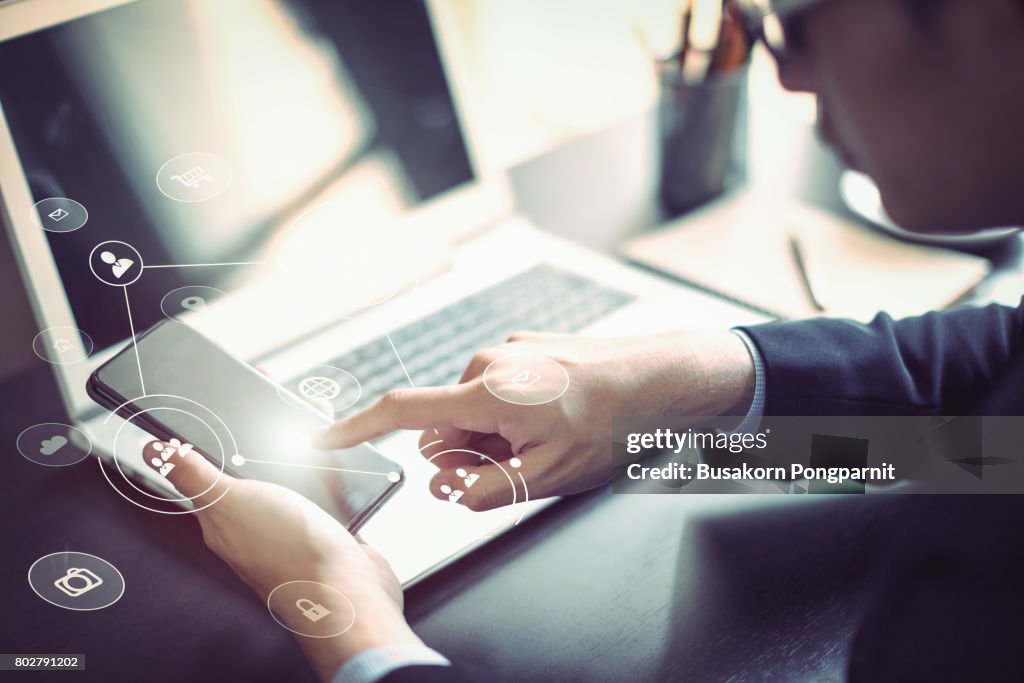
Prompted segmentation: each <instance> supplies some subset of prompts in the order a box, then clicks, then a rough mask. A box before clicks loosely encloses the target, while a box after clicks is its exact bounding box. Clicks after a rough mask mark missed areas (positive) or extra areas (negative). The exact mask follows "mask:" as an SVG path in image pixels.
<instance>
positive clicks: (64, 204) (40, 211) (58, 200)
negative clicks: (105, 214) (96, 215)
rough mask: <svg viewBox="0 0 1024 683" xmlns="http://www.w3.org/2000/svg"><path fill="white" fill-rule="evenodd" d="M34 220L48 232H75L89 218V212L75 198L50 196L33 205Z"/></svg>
mask: <svg viewBox="0 0 1024 683" xmlns="http://www.w3.org/2000/svg"><path fill="white" fill-rule="evenodd" d="M32 220H34V221H35V222H36V224H37V225H39V227H41V228H42V229H43V230H46V231H47V232H74V231H75V230H78V229H79V228H80V227H82V226H83V225H85V224H86V222H87V221H88V220H89V212H88V211H86V209H85V207H84V206H82V205H81V204H79V203H78V202H76V201H75V200H74V199H68V198H67V197H48V198H47V199H43V200H40V201H38V202H36V203H35V204H33V205H32Z"/></svg>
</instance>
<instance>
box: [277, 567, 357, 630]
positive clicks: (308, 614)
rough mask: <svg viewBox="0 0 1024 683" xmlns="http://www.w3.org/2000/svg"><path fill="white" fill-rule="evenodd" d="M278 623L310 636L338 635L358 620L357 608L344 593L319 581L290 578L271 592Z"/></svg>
mask: <svg viewBox="0 0 1024 683" xmlns="http://www.w3.org/2000/svg"><path fill="white" fill-rule="evenodd" d="M267 609H268V610H270V616H272V617H273V618H274V621H276V622H277V623H278V624H280V625H281V626H282V627H283V628H285V629H287V630H289V631H291V632H292V633H294V634H296V635H300V636H305V637H307V638H334V637H336V636H340V635H341V634H343V633H345V632H346V631H348V630H349V629H350V628H352V626H353V625H354V624H355V623H356V609H355V607H354V606H353V605H352V601H351V600H349V599H348V598H347V597H346V596H345V594H344V593H342V592H341V591H339V590H338V589H337V588H333V587H331V586H328V585H327V584H325V583H320V582H318V581H288V582H286V583H282V584H281V585H280V586H277V587H276V588H274V590H272V591H270V593H269V594H268V595H267Z"/></svg>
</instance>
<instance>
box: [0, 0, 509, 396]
mask: <svg viewBox="0 0 1024 683" xmlns="http://www.w3.org/2000/svg"><path fill="white" fill-rule="evenodd" d="M17 4H27V5H33V4H35V3H33V2H32V1H31V0H30V1H29V2H27V3H16V5H17ZM39 4H40V5H46V6H47V7H48V8H49V9H50V10H53V11H64V12H65V13H69V14H70V13H77V12H80V11H81V6H80V4H79V3H70V4H74V5H76V7H75V8H74V9H70V8H68V7H67V6H66V5H67V4H68V3H62V5H64V6H63V7H61V5H58V4H56V3H52V2H43V1H42V0H39ZM97 4H98V5H99V6H100V7H101V8H100V9H98V10H97V11H94V12H91V13H86V14H85V15H84V16H77V17H70V16H69V17H68V18H67V20H64V21H61V20H54V19H53V17H52V15H51V16H49V17H47V18H46V19H45V20H44V19H38V20H36V24H37V25H35V26H33V20H31V19H25V17H24V16H23V15H24V14H25V11H26V10H18V11H20V12H21V15H19V16H15V15H14V12H15V10H16V9H17V8H16V7H11V8H3V9H0V24H3V23H5V20H6V23H7V24H8V31H11V28H10V27H11V26H12V22H14V23H18V22H20V23H21V24H22V26H21V27H20V28H18V27H16V28H15V30H14V32H13V34H12V35H8V36H4V37H5V38H6V39H5V40H3V42H0V63H2V64H5V65H17V67H16V68H4V69H0V113H2V116H3V120H2V121H0V157H5V156H8V154H9V157H8V158H6V159H5V160H4V162H3V163H2V164H0V192H2V193H3V197H4V203H5V209H6V219H7V221H8V223H9V225H10V227H11V228H12V231H13V234H14V237H15V240H14V242H15V246H16V252H17V253H18V256H19V258H20V261H21V265H22V267H23V270H24V271H25V274H26V276H27V279H28V280H29V288H30V290H31V291H32V293H33V297H34V304H35V306H36V313H37V317H38V318H39V320H40V328H41V329H43V328H46V329H50V328H52V327H57V328H60V329H64V330H67V329H72V330H73V329H77V330H80V331H82V332H85V333H86V334H85V335H82V337H83V338H81V339H79V338H69V339H65V340H64V342H65V343H67V344H70V345H71V346H72V348H71V354H72V355H75V354H76V353H78V354H79V355H82V356H85V357H87V360H89V361H95V360H97V359H99V358H101V357H102V355H103V354H104V353H105V352H108V351H109V350H111V348H112V347H114V346H118V345H120V343H121V342H123V341H124V340H125V339H127V338H129V336H130V334H131V332H132V328H133V327H134V329H135V330H136V331H139V330H142V329H144V328H146V327H148V326H149V325H150V324H152V323H154V322H156V321H158V320H160V319H161V317H162V316H164V315H168V314H170V315H173V314H175V313H177V312H179V309H187V308H190V307H199V306H200V305H202V304H205V303H206V301H205V300H206V298H207V297H206V296H204V293H209V294H210V295H211V296H212V297H216V296H217V294H218V293H220V292H228V293H230V292H232V291H233V290H235V289H237V288H240V287H243V286H244V285H245V283H246V282H247V281H249V280H250V279H251V278H253V277H257V276H263V275H266V272H267V271H266V268H265V266H264V264H265V263H266V259H267V258H268V254H271V253H272V252H280V251H287V250H288V246H289V244H290V242H291V241H292V237H293V235H292V234H291V233H302V232H303V231H308V229H313V230H314V231H318V232H319V234H321V235H323V234H326V233H325V232H324V231H325V230H329V232H330V237H331V241H330V244H329V245H324V248H323V249H315V248H312V249H311V248H310V244H311V243H310V242H309V241H306V242H302V241H301V240H300V241H299V243H300V244H303V245H304V246H303V247H302V248H303V249H304V250H305V252H304V253H303V254H300V257H299V259H298V262H297V263H298V266H296V270H295V273H296V275H297V276H298V275H302V274H303V273H304V271H305V270H306V268H305V267H304V265H303V264H305V263H307V262H310V263H319V264H320V266H321V269H320V270H319V271H318V273H317V275H318V277H319V278H320V280H321V281H323V283H325V284H326V285H327V286H331V285H332V283H334V284H337V283H336V282H334V280H333V279H332V278H333V277H334V276H333V275H332V273H334V274H338V273H339V272H348V271H349V270H357V269H358V267H360V266H366V262H367V261H370V262H371V263H372V262H375V261H378V260H379V257H380V254H378V253H374V254H372V255H365V254H362V253H361V252H362V250H363V249H364V248H363V245H364V244H365V243H366V242H367V241H368V240H369V241H375V245H376V248H377V249H378V250H379V249H380V247H381V245H382V243H384V244H386V245H387V248H389V249H393V250H395V251H396V252H399V251H402V250H403V249H408V250H414V249H415V248H416V247H415V246H413V245H414V244H415V243H416V242H415V240H410V241H409V242H408V243H406V241H405V240H403V239H400V238H399V239H392V238H391V237H389V238H388V239H386V240H381V239H377V240H374V238H373V236H374V235H375V234H376V233H378V232H379V231H381V230H384V229H385V226H389V225H399V224H403V223H402V221H403V220H404V219H405V218H406V217H408V216H409V215H412V214H415V213H417V212H418V211H422V210H424V207H431V206H435V205H442V204H443V205H447V206H448V210H447V211H446V213H445V215H446V216H450V217H454V216H458V217H459V218H458V220H465V221H477V220H479V219H480V217H479V216H478V215H477V214H479V212H473V211H470V212H468V213H467V212H461V213H459V212H457V211H452V210H451V209H452V206H451V205H452V203H453V200H456V199H460V200H462V201H463V205H464V206H465V205H467V204H466V201H467V196H468V195H470V194H472V192H473V191H474V190H477V189H478V188H479V187H480V182H479V181H480V178H479V174H478V173H476V172H475V169H474V164H473V161H472V157H471V154H470V151H469V144H468V143H467V137H466V135H465V131H464V129H463V122H462V121H461V120H460V108H459V107H458V106H457V104H456V98H455V96H454V94H453V91H452V90H453V89H452V88H451V86H450V81H449V78H448V77H447V73H446V63H445V60H444V58H443V55H442V53H441V50H440V48H439V41H437V40H436V39H435V30H436V28H437V27H436V25H434V24H432V17H431V12H429V11H428V7H427V6H426V4H425V3H423V2H415V1H409V0H374V1H373V2H366V1H365V0H344V1H335V2H319V1H318V0H262V1H258V2H253V1H252V0H218V1H217V2H205V1H201V0H138V1H136V2H129V3H116V4H114V6H111V7H106V6H107V5H111V3H110V2H109V0H108V1H107V2H99V3H97ZM58 8H59V9H58ZM4 13H6V14H4ZM15 20H17V21H15ZM435 23H436V18H435ZM48 24H52V25H48ZM2 33H3V31H2V30H0V34H2ZM497 194H499V195H500V194H502V193H500V192H499V193H497ZM477 201H479V193H477ZM83 221H84V225H82V226H81V227H78V226H79V225H80V224H81V223H82V222H83ZM449 222H450V221H449ZM310 224H316V225H313V226H312V228H311V225H310ZM325 224H326V227H325ZM41 235H42V236H44V238H43V239H40V236H41ZM421 237H422V236H421ZM446 237H447V235H443V234H442V235H438V239H441V240H443V239H445V238H446ZM312 244H313V245H314V246H315V245H316V244H317V242H312ZM118 245H128V246H130V247H131V250H130V251H129V250H125V249H124V248H122V247H120V246H118ZM324 251H328V252H330V253H326V254H325V253H318V252H324ZM398 261H401V259H398ZM206 264H237V265H216V266H210V265H206ZM193 265H194V267H192V266H193ZM323 266H326V268H324V267H323ZM135 269H137V271H138V275H137V276H136V274H135ZM133 277H138V279H137V280H135V281H133V282H132V283H131V285H130V287H128V288H126V287H123V286H119V285H122V284H125V283H126V281H127V280H128V279H129V278H133ZM347 284H348V285H349V286H351V285H352V283H351V282H349V283H347ZM311 286H316V283H315V282H313V283H312V284H311ZM182 288H187V289H182ZM204 288H206V289H204ZM176 291H177V292H180V296H178V297H177V299H176V300H174V301H172V302H170V303H169V302H168V301H167V300H166V297H167V295H168V293H170V292H176ZM190 304H191V306H190ZM169 309H170V310H169ZM129 311H130V314H131V315H128V313H129ZM182 312H186V313H187V311H182ZM268 318H269V319H268V321H267V323H268V324H267V328H273V311H268ZM277 332H278V333H280V332H281V331H280V330H278V331H277ZM63 336H64V337H67V336H68V335H66V334H65V335H63ZM37 342H38V344H37V346H42V347H44V348H36V351H37V353H40V355H43V356H44V357H45V356H47V355H49V356H51V358H47V360H51V362H52V361H53V360H54V359H53V358H52V356H53V355H54V349H52V348H49V347H52V346H53V345H54V344H58V343H60V340H59V339H56V338H55V339H50V338H49V337H45V336H44V337H43V338H41V339H40V340H37ZM94 365H95V362H85V363H78V364H74V367H68V366H65V365H57V370H58V375H59V376H61V377H62V378H63V379H64V380H65V384H67V385H70V386H66V387H65V399H66V400H67V402H68V403H69V407H70V408H72V409H73V410H74V409H75V408H81V407H82V405H83V402H85V401H87V399H85V397H84V392H83V391H81V387H83V386H84V377H85V374H84V373H85V372H87V371H88V369H89V368H90V367H93V366H94Z"/></svg>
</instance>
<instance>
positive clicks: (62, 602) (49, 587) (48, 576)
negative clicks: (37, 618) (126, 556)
mask: <svg viewBox="0 0 1024 683" xmlns="http://www.w3.org/2000/svg"><path fill="white" fill-rule="evenodd" d="M28 584H29V586H31V588H32V590H33V592H35V594H36V595H38V596H39V597H40V598H42V599H43V600H45V601H46V602H48V603H50V604H51V605H56V606H57V607H62V608H64V609H69V610H74V611H76V612H88V611H93V610H98V609H103V608H105V607H110V606H111V605H113V604H114V603H115V602H117V601H118V600H120V599H121V596H122V595H124V588H125V585H124V576H123V575H122V574H121V572H120V571H118V569H117V567H115V566H114V565H112V564H111V563H110V562H108V561H107V560H104V559H103V558H102V557H97V556H96V555H90V554H89V553H80V552H71V551H66V552H58V553H50V554H49V555H44V556H42V557H40V558H39V559H38V560H36V561H35V562H33V563H32V566H30V567H29V569H28Z"/></svg>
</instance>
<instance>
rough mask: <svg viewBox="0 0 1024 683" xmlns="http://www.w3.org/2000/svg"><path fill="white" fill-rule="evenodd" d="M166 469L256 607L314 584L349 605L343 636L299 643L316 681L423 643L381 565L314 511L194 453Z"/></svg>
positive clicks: (300, 501) (297, 623) (269, 486)
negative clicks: (283, 590) (363, 657)
mask: <svg viewBox="0 0 1024 683" xmlns="http://www.w3.org/2000/svg"><path fill="white" fill-rule="evenodd" d="M155 443H159V442H155ZM152 452H153V449H152V445H149V446H147V448H146V450H145V455H144V457H145V459H146V461H147V464H148V463H149V462H150V461H151V459H152V458H151V454H152ZM158 460H159V458H158ZM170 462H171V463H172V464H173V465H174V468H173V469H171V470H170V471H169V472H168V473H167V479H168V481H170V482H171V484H173V485H174V487H175V488H176V489H177V490H178V491H179V492H180V493H181V494H182V495H183V496H188V497H192V496H195V498H194V499H193V503H194V504H195V506H196V508H197V509H198V508H202V509H199V510H198V511H197V512H196V513H195V516H196V519H198V520H199V524H200V526H201V527H202V530H203V539H204V540H205V541H206V545H208V546H209V547H210V549H211V550H213V552H215V553H216V554H217V555H219V556H220V557H221V558H222V559H223V560H224V561H225V562H227V563H228V564H229V565H230V566H231V568H232V569H234V570H235V572H236V573H237V574H238V575H239V576H240V577H241V578H242V580H243V581H245V582H246V583H247V584H249V586H250V587H252V589H253V590H255V591H256V593H257V594H258V595H259V596H260V599H261V600H263V601H264V602H265V601H266V600H267V596H268V595H269V594H270V592H271V591H272V590H274V588H276V587H277V586H280V585H281V584H283V583H286V582H289V581H315V582H317V583H321V584H325V585H327V586H330V587H332V588H334V589H336V590H338V591H339V592H341V593H342V594H344V595H345V597H347V598H348V599H349V600H350V601H351V603H352V606H353V607H354V609H355V622H354V623H353V625H352V627H351V628H350V629H349V630H348V631H346V632H345V633H344V634H342V635H339V636H336V637H333V638H311V637H304V636H298V640H299V644H300V645H301V646H302V648H303V650H304V651H305V652H306V656H307V657H308V658H309V660H310V663H311V664H312V665H313V668H314V669H315V670H316V671H317V673H318V674H319V675H320V677H321V678H322V679H324V680H328V679H330V678H331V676H333V675H334V673H335V672H336V671H337V669H338V667H339V666H341V664H342V663H343V662H345V661H346V660H348V659H349V658H351V657H353V656H354V655H356V654H358V653H360V652H362V651H364V650H368V649H370V648H372V647H376V646H379V645H392V644H400V643H416V644H419V643H420V642H421V641H420V640H419V639H418V638H417V637H416V635H415V634H414V633H413V632H412V630H411V629H410V628H409V626H408V624H406V622H405V618H404V617H403V615H402V589H401V586H399V584H398V580H397V579H396V578H395V575H394V573H393V572H392V571H391V568H390V567H389V566H388V564H387V562H386V561H385V560H384V558H383V557H381V556H380V555H379V554H378V553H377V552H376V551H375V550H374V549H373V548H371V547H369V546H367V545H364V544H362V543H360V542H359V541H358V540H357V539H356V538H355V537H353V536H352V535H351V534H350V533H348V531H346V530H345V528H344V527H342V526H341V525H340V524H339V523H338V522H337V521H336V520H335V519H334V518H333V517H331V516H330V515H328V514H327V513H326V512H324V511H323V510H322V509H320V508H319V507H318V506H316V505H315V504H314V503H312V502H310V501H309V500H307V499H306V498H303V497H302V496H300V495H299V494H297V493H295V492H294V491H291V490H289V489H286V488H283V487H280V486H276V485H274V484H268V483H264V482H258V481H247V480H241V479H234V478H232V477H230V476H228V475H226V474H221V473H220V472H219V470H218V469H217V468H216V467H214V466H213V465H212V464H211V463H210V462H209V461H207V460H206V459H205V458H204V457H203V456H201V455H199V454H197V453H190V454H187V455H174V456H172V457H171V459H170ZM204 506H205V507H204ZM278 616H279V617H281V618H282V619H284V620H285V621H286V623H287V622H288V621H289V619H292V620H295V621H293V622H292V623H294V624H295V626H296V630H300V631H301V630H302V628H301V622H300V621H298V620H299V619H305V617H302V616H301V614H299V613H298V611H296V612H295V613H290V612H289V613H286V614H278ZM268 619H269V615H268ZM308 623H309V622H308V621H307V622H306V625H307V626H308Z"/></svg>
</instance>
